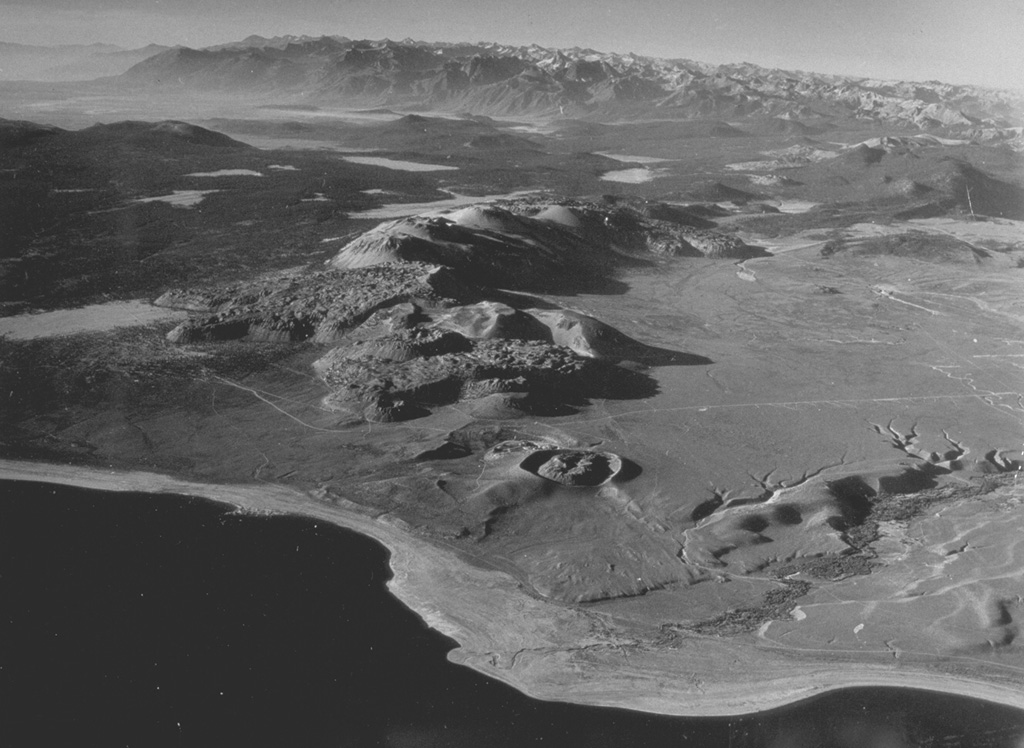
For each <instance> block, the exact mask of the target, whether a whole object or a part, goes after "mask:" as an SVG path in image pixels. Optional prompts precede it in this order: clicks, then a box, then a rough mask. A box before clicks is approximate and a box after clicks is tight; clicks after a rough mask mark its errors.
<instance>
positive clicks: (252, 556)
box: [0, 482, 1024, 748]
mask: <svg viewBox="0 0 1024 748" xmlns="http://www.w3.org/2000/svg"><path fill="white" fill-rule="evenodd" d="M387 558H388V554H387V552H386V550H385V549H384V548H383V547H382V546H380V545H379V544H377V543H376V542H374V541H372V540H369V539H367V538H365V537H363V536H360V535H358V534H355V533H353V532H351V531H347V530H343V529H340V528H338V527H336V526H333V525H330V524H326V523H324V522H322V521H314V520H307V519H302V518H296V517H267V516H253V515H242V514H236V513H233V512H232V510H231V509H230V508H229V507H226V506H224V505H220V504H215V503H212V502H208V501H203V500H198V499H190V498H186V497H175V496H156V495H146V494H131V493H107V492H99V491H89V490H84V489H77V488H70V487H65V486H56V485H54V486H51V485H44V484H33V483H12V482H3V483H0V579H2V586H3V595H2V596H0V606H2V611H0V613H2V615H0V685H2V687H3V693H4V712H5V716H4V718H3V719H2V720H0V744H2V745H11V746H14V745H38V746H51V745H53V746H55V745H71V744H73V745H82V746H94V745H95V746H101V745H102V746H122V745H131V746H136V745H138V746H158V747H162V746H247V747H248V746H302V747H303V748H318V747H320V746H323V747H324V748H328V747H331V748H337V747H338V746H346V747H349V746H351V747H359V748H361V747H363V746H367V747H370V746H393V747H395V748H413V747H414V746H415V747H417V748H418V747H421V746H452V747H455V748H461V747H463V746H465V747H466V748H480V747H482V746H487V747H488V748H490V747H491V746H494V747H495V748H506V747H507V748H514V747H518V746H545V747H547V748H550V747H551V746H555V747H559V746H566V747H570V746H571V747H572V748H576V747H577V746H601V747H603V748H610V747H613V746H614V747H619V746H621V747H622V748H633V747H634V746H645V747H652V748H658V747H660V746H666V747H667V746H672V748H679V747H680V746H693V747H694V748H727V747H729V748H796V747H798V746H799V747H807V748H816V747H817V746H835V747H836V748H911V746H936V747H939V746H941V747H942V748H981V747H982V746H987V747H988V748H993V747H995V746H1000V747H1005V748H1017V747H1018V746H1020V745H1021V743H1020V742H1019V741H1020V740H1021V739H1022V736H1024V713H1022V712H1020V711H1017V710H1013V709H1009V708H1006V707H1000V706H996V705H992V704H987V703H984V702H978V701H973V700H970V699H965V698H960V697H953V696H944V695H941V694H928V693H924V692H917V691H907V690H896V689H856V690H847V691H841V692H836V693H833V694H830V695H827V696H824V697H821V698H819V699H816V700H813V701H810V702H804V703H802V704H799V705H796V706H793V707H789V708H786V709H782V710H778V711H774V712H770V713H764V714H760V715H755V716H751V717H745V718H716V719H708V718H703V719H686V718H675V717H663V716H658V715H651V714H644V713H641V712H630V711H626V710H621V709H602V708H595V707H581V706H574V705H570V704H559V703H549V702H543V701H537V700H534V699H531V698H528V697H526V696H524V695H522V694H521V693H519V692H518V691H515V690H514V689H512V688H511V687H509V686H506V685H504V684H502V683H499V682H496V681H492V680H490V679H488V678H486V677H484V676H483V675H480V674H479V673H476V672H474V671H472V670H469V669H467V668H463V667H461V666H458V665H453V664H451V663H449V662H448V661H447V659H446V657H445V655H446V653H447V652H448V650H450V649H451V648H452V647H453V642H452V641H451V640H449V639H447V638H446V637H444V636H442V635H440V634H438V633H436V632H435V631H433V630H431V629H429V628H428V627H426V626H425V625H424V623H423V621H422V620H421V619H420V618H419V617H418V616H417V615H415V614H414V613H413V612H412V611H410V610H409V609H407V608H406V607H404V606H403V605H402V604H401V603H400V602H399V601H398V600H397V599H396V598H394V597H392V596H391V595H390V594H389V593H388V592H387V589H386V587H385V583H386V581H387V579H388V578H389V576H390V572H389V569H388V566H387ZM26 736H31V737H30V739H29V738H27V737H26ZM69 736H74V738H73V740H69Z"/></svg>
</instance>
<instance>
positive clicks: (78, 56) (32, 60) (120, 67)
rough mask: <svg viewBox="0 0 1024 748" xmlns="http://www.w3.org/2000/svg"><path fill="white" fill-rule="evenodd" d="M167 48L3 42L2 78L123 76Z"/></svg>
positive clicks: (46, 79) (0, 63) (0, 71)
mask: <svg viewBox="0 0 1024 748" xmlns="http://www.w3.org/2000/svg"><path fill="white" fill-rule="evenodd" d="M168 49H170V47H167V46H164V45H160V44H150V45H148V46H145V47H140V48H139V49H124V48H122V47H117V46H115V45H113V44H87V45H86V44H65V45H60V46H53V47H47V46H35V45H30V44H15V43H12V42H0V80H6V81H11V80H36V81H49V82H54V81H84V80H92V79H94V78H104V77H109V76H115V75H121V74H122V73H123V72H125V71H126V70H128V69H129V68H130V67H131V66H132V65H135V64H136V63H138V62H141V61H142V60H145V59H146V58H147V57H152V56H153V55H155V54H159V53H160V52H165V51H167V50H168Z"/></svg>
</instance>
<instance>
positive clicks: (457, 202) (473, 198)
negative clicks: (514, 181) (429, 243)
mask: <svg viewBox="0 0 1024 748" xmlns="http://www.w3.org/2000/svg"><path fill="white" fill-rule="evenodd" d="M444 191H445V192H448V194H449V195H451V197H448V198H441V199H440V200H432V201H430V202H426V203H386V204H385V205H382V206H380V207H379V208H370V209H368V210H361V211H357V212H354V213H349V214H348V217H349V218H403V217H405V216H414V215H418V214H420V213H436V212H439V211H443V210H448V209H449V208H461V207H462V206H464V205H473V204H474V203H485V202H489V201H491V200H512V199H515V198H517V197H525V196H526V195H536V194H537V192H536V191H535V190H523V191H520V192H506V193H503V194H498V195H460V194H458V193H457V192H449V191H448V190H444ZM365 192H366V193H367V194H371V190H365Z"/></svg>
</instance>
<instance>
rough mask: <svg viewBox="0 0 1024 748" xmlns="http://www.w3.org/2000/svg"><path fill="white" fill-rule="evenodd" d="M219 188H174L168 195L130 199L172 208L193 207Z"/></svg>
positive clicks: (135, 201) (134, 201)
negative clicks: (165, 204)
mask: <svg viewBox="0 0 1024 748" xmlns="http://www.w3.org/2000/svg"><path fill="white" fill-rule="evenodd" d="M214 192H220V190H174V191H173V192H171V194H169V195H158V196H156V197H139V198H136V199H135V200H132V202H133V203H167V204H168V205H170V206H171V207H172V208H194V207H195V206H197V205H199V203H201V202H203V200H205V199H206V196H207V195H212V194H213V193H214Z"/></svg>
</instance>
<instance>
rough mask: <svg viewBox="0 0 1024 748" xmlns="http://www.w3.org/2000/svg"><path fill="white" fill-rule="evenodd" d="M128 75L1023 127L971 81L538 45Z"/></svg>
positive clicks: (216, 63) (474, 105)
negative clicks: (875, 76)
mask: <svg viewBox="0 0 1024 748" xmlns="http://www.w3.org/2000/svg"><path fill="white" fill-rule="evenodd" d="M122 80H123V82H125V83H127V84H131V85H137V86H147V87H148V86H170V87H177V88H181V89H185V90H205V91H221V92H224V93H234V92H238V93H244V94H247V95H251V94H252V93H260V94H265V95H275V96H281V97H289V98H290V99H292V100H295V101H305V102H306V103H314V102H330V103H334V104H337V103H345V104H347V105H354V106H364V107H387V106H397V107H404V108H407V109H408V108H419V109H423V110H438V111H459V112H470V113H475V114H487V115H498V116H501V115H525V114H531V115H548V116H558V115H560V116H565V117H576V118H609V117H621V118H627V117H646V118H659V119H664V118H671V119H697V118H700V119H719V120H729V121H737V120H743V121H748V120H749V121H753V122H758V123H760V125H759V126H760V127H761V128H766V127H767V128H769V129H770V130H772V131H774V132H779V131H782V132H788V133H793V134H800V133H806V132H814V131H815V129H814V128H815V127H816V126H818V125H821V124H826V125H827V124H828V123H830V122H832V121H840V122H846V121H851V120H853V121H861V123H862V124H865V125H877V124H884V125H887V126H905V127H908V128H914V129H926V130H932V131H962V130H965V129H970V128H974V129H978V128H1005V127H1011V126H1014V125H1018V124H1020V123H1021V122H1022V121H1024V95H1022V94H1020V93H1014V92H1007V91H997V90H992V89H986V88H981V87H977V86H963V85H951V84H945V83H939V82H935V81H929V82H926V83H904V82H898V81H880V80H869V79H862V78H850V77H843V76H837V75H819V74H815V73H805V72H792V71H784V70H772V69H767V68H762V67H759V66H757V65H752V64H750V63H740V64H733V65H709V64H704V63H700V62H693V61H690V60H665V59H658V58H653V57H642V56H639V55H633V54H608V53H602V52H596V51H594V50H590V49H548V48H544V47H539V46H536V45H531V46H527V47H511V46H505V45H500V44H488V43H480V44H447V43H427V42H417V41H412V40H405V41H401V42H394V41H390V40H383V41H366V40H363V41H353V40H351V39H347V38H345V37H330V36H324V37H320V38H311V37H292V36H285V37H275V38H273V39H266V38H263V37H249V38H247V39H245V40H243V41H241V42H236V43H232V44H223V45H218V46H216V47H210V48H207V49H198V50H197V49H188V48H175V49H171V50H167V51H165V52H162V53H160V54H158V55H155V56H152V57H150V58H148V59H146V60H144V61H142V62H140V63H139V64H137V65H135V66H134V67H132V68H131V69H130V70H128V71H127V72H126V73H125V75H124V76H123V77H122ZM787 122H789V123H790V124H786V123H787ZM765 123H769V124H768V125H766V124H765Z"/></svg>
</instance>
